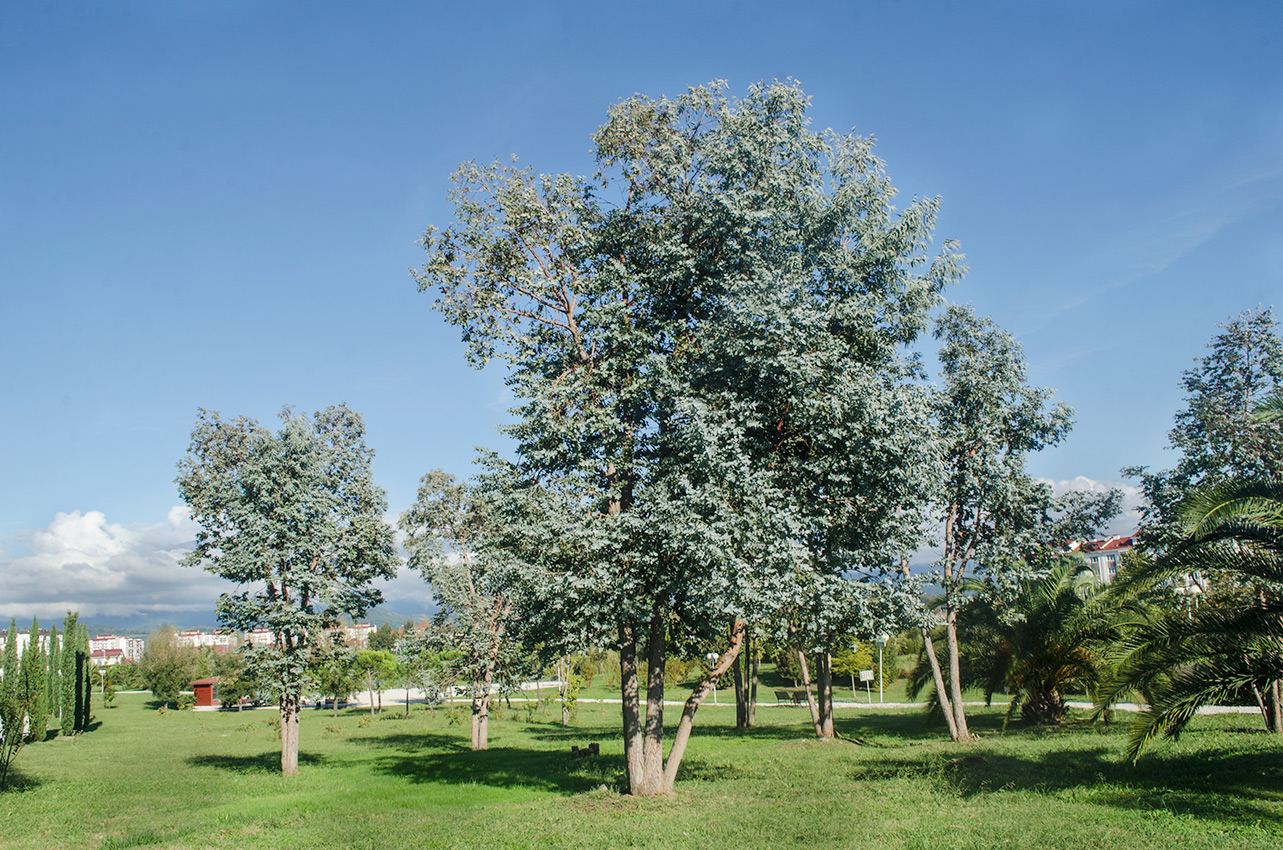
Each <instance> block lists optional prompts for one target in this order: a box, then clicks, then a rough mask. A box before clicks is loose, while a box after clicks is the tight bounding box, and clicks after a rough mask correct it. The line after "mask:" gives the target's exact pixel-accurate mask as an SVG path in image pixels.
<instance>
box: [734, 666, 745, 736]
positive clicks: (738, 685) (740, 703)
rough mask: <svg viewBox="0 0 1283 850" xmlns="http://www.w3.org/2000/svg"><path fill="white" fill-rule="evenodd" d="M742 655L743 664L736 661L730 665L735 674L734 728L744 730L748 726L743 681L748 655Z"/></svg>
mask: <svg viewBox="0 0 1283 850" xmlns="http://www.w3.org/2000/svg"><path fill="white" fill-rule="evenodd" d="M742 654H743V655H744V664H742V665H741V664H740V663H739V662H738V661H737V662H736V663H735V664H732V665H731V669H732V670H733V671H734V673H735V728H736V729H744V728H746V727H747V726H748V688H747V687H746V685H747V682H746V681H745V680H746V679H747V678H748V676H747V673H748V670H747V667H748V655H747V653H742ZM741 668H743V669H741Z"/></svg>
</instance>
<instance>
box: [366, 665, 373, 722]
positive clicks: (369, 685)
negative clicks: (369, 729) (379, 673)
mask: <svg viewBox="0 0 1283 850" xmlns="http://www.w3.org/2000/svg"><path fill="white" fill-rule="evenodd" d="M365 688H366V690H367V691H369V692H370V716H371V717H373V716H374V674H372V673H371V672H369V671H368V670H367V671H366V673H365Z"/></svg>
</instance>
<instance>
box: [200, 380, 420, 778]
mask: <svg viewBox="0 0 1283 850" xmlns="http://www.w3.org/2000/svg"><path fill="white" fill-rule="evenodd" d="M281 419H282V422H283V424H282V427H281V430H280V431H278V432H276V433H272V432H271V431H269V430H267V429H266V428H263V427H262V426H260V425H259V424H258V422H256V421H255V420H252V419H246V418H244V417H238V418H236V419H233V420H225V419H222V418H221V417H220V416H219V415H218V413H217V412H210V411H205V410H202V411H201V413H200V418H199V419H198V420H197V422H196V427H195V428H194V429H193V430H192V442H191V447H190V448H189V449H188V452H187V456H186V457H185V458H183V459H182V460H181V461H180V462H179V464H178V470H179V474H178V487H179V492H180V494H181V495H182V497H183V500H184V501H185V502H186V503H187V505H188V507H189V508H190V509H191V514H192V518H193V519H194V520H195V521H196V523H197V525H198V526H200V530H199V531H198V532H197V534H196V547H195V549H194V550H193V551H192V552H191V554H190V555H188V556H187V558H186V559H185V563H186V564H187V565H188V566H202V567H204V568H205V569H207V570H209V571H210V572H212V573H214V574H216V575H219V576H222V577H223V578H225V579H227V580H229V581H231V582H233V583H235V584H236V585H237V588H238V589H237V590H236V591H235V592H232V593H224V594H223V595H222V596H220V597H219V600H218V618H219V621H220V622H222V623H223V625H225V626H227V627H229V628H231V629H235V630H237V631H252V630H253V629H256V628H268V629H271V630H272V633H273V635H274V636H275V639H274V642H273V644H272V645H271V646H270V647H263V648H262V649H260V650H258V651H256V652H255V654H254V656H253V657H254V659H255V662H256V664H257V666H258V668H259V670H260V671H261V672H262V673H263V674H264V681H265V682H270V683H272V686H273V687H274V689H275V690H277V691H279V693H280V706H281V772H282V773H283V774H286V775H289V774H295V773H298V712H299V706H300V702H301V699H302V690H303V686H304V684H305V682H306V681H307V662H308V648H309V644H310V643H311V642H312V641H313V639H314V638H315V636H316V634H317V633H318V632H319V631H320V630H321V629H324V628H327V627H332V626H336V625H338V623H339V620H340V618H341V617H343V616H347V617H359V616H361V615H362V614H363V613H364V612H365V610H366V609H367V608H369V607H370V606H372V605H376V604H378V603H379V602H380V601H381V600H382V596H381V594H380V593H379V591H378V590H377V589H375V588H373V587H371V586H370V583H371V581H372V580H373V579H375V578H392V577H393V576H394V575H395V573H396V564H397V558H396V555H395V552H394V549H393V543H392V529H391V528H390V527H389V526H388V525H387V524H386V523H385V522H384V521H383V513H384V511H385V510H386V508H387V505H386V500H385V498H384V494H383V490H382V489H380V488H379V487H377V486H375V484H374V482H373V480H372V478H371V475H370V460H371V458H372V457H373V454H374V453H373V451H372V450H370V449H369V448H368V447H367V446H366V445H365V426H364V423H363V422H362V420H361V417H360V415H359V414H357V413H355V412H353V411H351V410H349V409H348V408H347V407H346V406H344V405H338V406H335V407H329V408H327V409H325V410H323V411H321V412H319V413H317V414H315V416H312V417H308V416H306V415H303V416H299V415H294V414H292V413H291V412H289V411H288V410H286V411H284V412H283V413H282V414H281Z"/></svg>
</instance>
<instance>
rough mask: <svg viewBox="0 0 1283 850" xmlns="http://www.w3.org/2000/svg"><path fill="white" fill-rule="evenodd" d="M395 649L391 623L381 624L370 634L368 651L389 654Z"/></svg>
mask: <svg viewBox="0 0 1283 850" xmlns="http://www.w3.org/2000/svg"><path fill="white" fill-rule="evenodd" d="M395 647H396V633H395V632H393V631H392V624H391V623H381V624H379V627H378V628H377V629H375V630H374V631H373V632H371V633H370V641H369V648H370V649H375V650H379V649H381V650H385V651H387V652H391V651H392V650H393V649H394V648H395Z"/></svg>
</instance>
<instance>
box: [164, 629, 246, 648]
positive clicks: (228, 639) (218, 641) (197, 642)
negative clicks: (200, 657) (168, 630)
mask: <svg viewBox="0 0 1283 850" xmlns="http://www.w3.org/2000/svg"><path fill="white" fill-rule="evenodd" d="M174 643H176V644H178V645H179V646H194V647H196V648H198V649H199V648H200V647H202V646H212V647H213V648H214V649H215V650H219V651H225V650H229V649H232V648H233V647H234V646H235V640H234V638H233V637H232V636H231V635H229V634H219V633H217V632H203V631H201V630H200V629H187V630H186V631H181V632H179V633H178V634H176V635H174Z"/></svg>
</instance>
